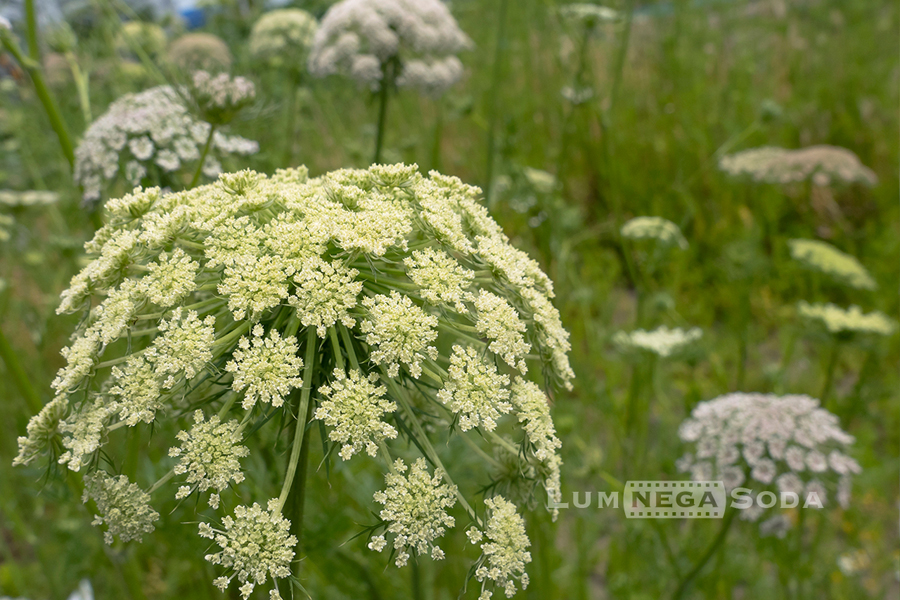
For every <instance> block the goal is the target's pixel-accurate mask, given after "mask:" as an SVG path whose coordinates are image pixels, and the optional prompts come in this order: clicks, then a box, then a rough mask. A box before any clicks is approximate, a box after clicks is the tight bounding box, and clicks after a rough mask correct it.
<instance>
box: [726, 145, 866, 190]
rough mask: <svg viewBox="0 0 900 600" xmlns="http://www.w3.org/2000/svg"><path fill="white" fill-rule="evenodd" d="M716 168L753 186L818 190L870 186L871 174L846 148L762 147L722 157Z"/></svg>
mask: <svg viewBox="0 0 900 600" xmlns="http://www.w3.org/2000/svg"><path fill="white" fill-rule="evenodd" d="M719 168H720V169H722V170H723V171H725V172H726V173H728V174H729V175H731V176H733V177H747V178H749V179H751V180H752V181H754V182H757V183H772V184H782V185H784V184H789V183H799V182H802V181H809V182H811V183H814V184H815V185H818V186H822V187H825V186H833V185H848V184H852V183H860V184H863V185H868V186H873V185H875V184H876V183H877V182H878V178H877V177H876V176H875V173H874V172H873V171H872V170H871V169H870V168H868V167H866V166H865V165H863V164H862V163H861V162H860V161H859V158H858V157H857V156H856V155H855V154H854V153H853V152H851V151H850V150H847V149H846V148H838V147H836V146H810V147H808V148H800V149H798V150H787V149H785V148H777V147H774V146H763V147H760V148H753V149H751V150H744V151H743V152H738V153H736V154H730V155H728V156H724V157H722V159H721V160H720V161H719Z"/></svg>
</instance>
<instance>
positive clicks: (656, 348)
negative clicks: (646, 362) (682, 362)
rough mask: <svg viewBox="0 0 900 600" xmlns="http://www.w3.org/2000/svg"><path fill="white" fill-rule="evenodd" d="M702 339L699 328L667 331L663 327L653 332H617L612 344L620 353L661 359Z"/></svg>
mask: <svg viewBox="0 0 900 600" xmlns="http://www.w3.org/2000/svg"><path fill="white" fill-rule="evenodd" d="M702 337H703V330H702V329H700V328H699V327H692V328H690V329H687V330H685V329H682V328H680V327H676V328H675V329H669V328H668V327H666V326H665V325H662V326H660V327H657V328H656V329H654V330H653V331H646V330H644V329H636V330H634V331H632V332H628V333H626V332H624V331H619V332H616V334H615V335H614V336H613V338H612V340H613V344H615V345H616V347H617V348H618V349H619V351H621V352H634V351H642V352H649V353H651V354H655V355H656V356H659V357H661V358H668V357H670V356H674V355H676V354H678V353H679V352H681V351H683V350H685V349H686V348H687V347H689V346H690V345H692V344H694V343H695V342H697V341H698V340H700V338H702Z"/></svg>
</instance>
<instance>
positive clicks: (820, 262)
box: [788, 239, 878, 290]
mask: <svg viewBox="0 0 900 600" xmlns="http://www.w3.org/2000/svg"><path fill="white" fill-rule="evenodd" d="M788 245H789V246H790V249H791V257H792V258H793V259H794V260H796V261H797V262H799V263H801V264H802V265H803V266H805V267H807V268H809V269H812V270H814V271H819V272H820V273H824V274H826V275H829V276H830V277H833V278H834V279H836V280H837V281H839V282H841V283H843V284H845V285H849V286H850V287H852V288H857V289H862V290H874V289H877V288H878V284H877V283H875V280H874V279H872V276H871V275H869V272H868V271H867V270H866V268H865V267H864V266H862V264H861V263H860V262H859V261H858V260H856V257H854V256H850V255H849V254H846V253H844V252H841V251H840V250H838V249H837V248H835V247H834V246H832V245H831V244H828V243H826V242H822V241H819V240H804V239H797V240H788Z"/></svg>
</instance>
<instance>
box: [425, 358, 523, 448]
mask: <svg viewBox="0 0 900 600" xmlns="http://www.w3.org/2000/svg"><path fill="white" fill-rule="evenodd" d="M447 372H448V373H449V375H450V378H449V379H448V380H447V381H445V382H444V387H443V389H441V390H440V391H439V392H438V394H437V397H438V400H440V401H441V402H443V403H444V404H445V405H446V406H447V407H448V408H449V409H450V410H451V411H453V412H454V413H456V414H457V415H458V416H459V428H460V429H462V430H463V431H468V430H469V429H472V428H473V427H479V426H480V427H483V428H484V429H485V430H487V431H493V430H494V429H495V428H496V427H497V419H499V418H500V417H501V416H502V415H504V414H506V413H508V412H509V411H511V410H512V405H511V404H510V403H509V377H507V376H506V375H502V374H499V373H497V367H495V366H494V365H492V364H491V363H489V362H487V361H486V360H485V359H484V358H482V357H481V356H480V355H479V353H478V351H477V350H475V348H473V347H471V346H467V347H465V348H463V347H462V346H459V345H456V346H453V355H452V356H451V357H450V367H449V368H448V369H447Z"/></svg>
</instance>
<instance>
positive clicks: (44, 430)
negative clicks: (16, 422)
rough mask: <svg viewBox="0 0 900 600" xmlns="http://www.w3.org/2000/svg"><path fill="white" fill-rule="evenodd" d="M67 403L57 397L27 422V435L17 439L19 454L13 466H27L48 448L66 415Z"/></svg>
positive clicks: (61, 397) (63, 398)
mask: <svg viewBox="0 0 900 600" xmlns="http://www.w3.org/2000/svg"><path fill="white" fill-rule="evenodd" d="M68 408H69V403H68V401H67V400H66V397H65V396H57V397H56V398H54V399H53V400H51V401H50V402H48V403H47V404H45V405H44V408H42V409H41V411H40V412H39V413H38V414H36V415H34V416H33V417H31V420H30V421H28V429H27V431H28V435H27V436H20V437H19V440H18V442H19V453H18V454H17V455H16V457H15V458H14V459H13V462H12V464H13V466H14V467H15V466H18V465H27V464H28V463H30V462H31V461H32V460H34V459H35V458H36V457H37V456H38V455H40V454H43V453H44V452H45V451H46V450H47V449H48V448H49V446H50V440H51V439H53V437H54V436H56V434H57V433H58V431H59V422H60V420H61V419H62V418H63V417H64V416H65V415H66V411H67V410H68Z"/></svg>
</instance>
